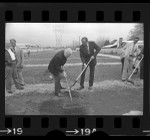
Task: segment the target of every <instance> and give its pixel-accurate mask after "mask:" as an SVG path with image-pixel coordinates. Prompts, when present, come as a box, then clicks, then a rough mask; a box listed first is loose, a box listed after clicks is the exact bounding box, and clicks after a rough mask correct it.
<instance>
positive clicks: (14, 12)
mask: <svg viewBox="0 0 150 140" xmlns="http://www.w3.org/2000/svg"><path fill="white" fill-rule="evenodd" d="M149 8H150V6H149V5H148V4H113V5H112V4H8V5H6V4H2V5H0V24H1V25H2V26H1V27H0V29H1V30H2V31H3V32H2V34H1V40H4V39H5V24H4V23H6V22H81V23H82V22H83V23H84V22H100V23H103V22H104V23H105V22H119V23H120V22H122V23H124V22H128V23H129V22H140V23H144V27H145V30H144V31H145V32H144V35H145V38H144V41H145V45H147V46H149V42H148V41H147V40H149V30H150V28H149V26H150V19H149V15H148V13H149ZM147 29H148V30H147ZM2 45H4V42H2ZM148 53H149V51H147V50H146V49H145V55H146V56H147V57H148V56H149V55H148ZM145 72H146V73H148V69H145ZM144 78H146V79H147V80H146V79H145V81H147V82H148V81H149V79H148V78H149V77H148V76H144ZM148 85H149V83H146V84H145V89H146V90H145V91H144V92H147V89H148V88H149V86H148ZM148 93H149V92H148ZM0 96H1V97H2V98H5V97H4V95H0ZM145 99H146V100H145ZM147 99H149V94H144V116H142V117H133V116H132V117H131V116H130V117H119V116H118V117H117V116H116V117H115V116H110V117H106V116H101V117H97V116H83V117H80V116H79V117H77V116H63V117H61V116H59V117H58V116H55V117H52V116H49V117H48V116H44V117H42V116H41V117H39V116H26V117H25V116H10V117H9V116H4V114H3V116H4V117H1V116H2V115H0V118H1V119H0V120H1V121H2V122H3V123H1V125H2V128H9V129H10V130H12V129H16V130H14V131H16V135H17V130H18V129H17V128H21V129H22V130H23V135H31V134H33V135H47V134H49V133H47V132H49V131H52V130H61V131H62V132H64V133H65V132H66V131H67V130H76V131H77V132H78V131H79V130H80V131H79V132H80V134H81V130H82V133H83V134H84V135H87V132H88V131H87V130H90V131H92V129H94V128H95V129H96V130H98V131H101V132H106V133H101V134H103V135H105V134H106V135H107V134H110V135H115V134H116V135H118V134H121V135H126V134H130V135H140V134H143V133H142V132H143V130H144V129H150V128H149V126H150V123H149V122H148V120H149V110H150V109H149V106H150V104H149V101H148V100H147ZM3 107H4V102H3V106H1V107H0V110H2V112H4V108H3ZM0 114H1V113H0ZM145 126H146V127H145ZM19 132H20V131H18V135H19ZM57 132H59V131H57ZM11 134H12V133H11ZM50 134H51V133H50ZM60 134H61V133H60ZM90 134H92V133H91V132H90ZM93 134H94V133H93ZM12 135H14V134H12Z"/></svg>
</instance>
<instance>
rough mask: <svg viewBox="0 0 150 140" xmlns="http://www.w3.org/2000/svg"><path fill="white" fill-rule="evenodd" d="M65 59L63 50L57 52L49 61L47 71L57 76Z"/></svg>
mask: <svg viewBox="0 0 150 140" xmlns="http://www.w3.org/2000/svg"><path fill="white" fill-rule="evenodd" d="M66 61H67V59H66V58H65V56H64V50H61V51H59V52H58V53H56V54H55V56H54V57H53V58H52V60H51V61H50V64H49V66H48V70H49V71H50V72H51V73H52V74H54V75H57V74H58V73H59V72H62V71H61V66H63V65H64V64H65V63H66Z"/></svg>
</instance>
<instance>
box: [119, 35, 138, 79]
mask: <svg viewBox="0 0 150 140" xmlns="http://www.w3.org/2000/svg"><path fill="white" fill-rule="evenodd" d="M138 41H139V37H135V38H134V41H133V42H130V43H127V44H126V45H125V46H124V48H123V53H124V66H123V73H122V81H129V79H128V78H129V76H130V75H131V73H132V70H133V59H134V58H135V57H137V55H138V54H139V51H140V50H139V49H138V45H137V43H138Z"/></svg>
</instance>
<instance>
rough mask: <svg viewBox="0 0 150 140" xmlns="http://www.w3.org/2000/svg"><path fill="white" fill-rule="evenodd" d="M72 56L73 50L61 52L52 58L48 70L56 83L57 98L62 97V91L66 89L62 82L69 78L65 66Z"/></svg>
mask: <svg viewBox="0 0 150 140" xmlns="http://www.w3.org/2000/svg"><path fill="white" fill-rule="evenodd" d="M71 54H72V50H71V49H70V48H67V49H65V50H61V51H59V52H58V53H56V54H55V56H54V57H53V58H52V60H51V61H50V64H49V66H48V70H49V72H50V73H51V74H52V75H53V79H54V81H55V95H56V96H62V95H61V91H60V90H61V89H64V88H63V87H62V86H61V83H60V80H61V79H63V78H65V77H67V75H66V73H65V71H64V69H63V66H64V65H65V63H66V62H67V59H68V58H69V57H70V56H71Z"/></svg>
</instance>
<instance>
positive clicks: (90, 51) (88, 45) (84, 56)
mask: <svg viewBox="0 0 150 140" xmlns="http://www.w3.org/2000/svg"><path fill="white" fill-rule="evenodd" d="M81 41H82V45H81V46H80V57H81V61H82V63H83V65H82V70H83V69H84V67H85V66H86V64H87V63H88V61H89V60H90V58H92V61H91V62H90V64H89V67H90V80H89V88H88V89H89V90H92V87H93V82H94V73H95V66H96V56H97V54H98V53H99V52H100V50H101V49H100V47H98V46H97V45H96V43H95V42H89V41H88V39H87V37H83V38H82V39H81ZM86 70H87V69H86ZM86 70H85V71H84V73H83V74H82V76H81V81H80V88H78V90H82V89H84V79H85V73H86Z"/></svg>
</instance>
